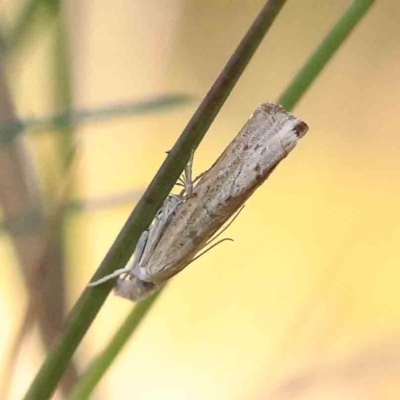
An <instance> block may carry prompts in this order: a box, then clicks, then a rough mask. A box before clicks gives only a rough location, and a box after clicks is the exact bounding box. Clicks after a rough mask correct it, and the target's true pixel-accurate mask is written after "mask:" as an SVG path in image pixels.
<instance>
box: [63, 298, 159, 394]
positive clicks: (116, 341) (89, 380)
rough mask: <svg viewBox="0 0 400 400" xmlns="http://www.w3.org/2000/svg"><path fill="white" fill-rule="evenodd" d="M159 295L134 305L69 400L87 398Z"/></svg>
mask: <svg viewBox="0 0 400 400" xmlns="http://www.w3.org/2000/svg"><path fill="white" fill-rule="evenodd" d="M160 293H161V290H160V291H158V292H157V293H155V294H153V295H152V296H150V297H148V298H146V299H145V300H143V301H140V302H139V303H137V304H136V305H135V307H134V309H133V311H132V312H131V313H130V314H129V315H128V317H127V318H126V320H125V322H124V323H123V324H122V326H121V327H120V328H119V329H118V331H117V333H116V334H115V335H114V337H113V338H112V340H111V341H110V343H109V344H108V345H107V347H106V348H105V349H104V351H103V352H102V353H101V355H100V356H99V357H98V358H97V359H96V360H94V362H93V363H92V365H91V366H90V367H89V369H88V370H87V372H86V373H85V375H84V376H83V377H82V379H81V380H80V381H79V382H78V383H77V385H76V386H75V387H74V388H73V390H72V393H71V395H70V397H69V400H78V399H87V398H89V396H90V394H91V393H92V391H93V389H94V388H95V387H96V385H97V383H98V382H99V381H100V379H101V377H102V376H103V375H104V373H105V372H106V371H107V370H108V368H109V367H110V366H111V364H112V363H113V361H114V360H115V357H116V356H117V355H118V354H119V353H120V351H121V350H122V348H123V347H124V346H125V344H126V343H127V342H128V340H129V338H130V337H131V335H132V332H133V331H135V330H136V328H137V327H138V325H139V324H140V322H141V321H142V320H143V318H144V317H145V316H146V315H147V312H148V311H149V310H150V308H151V307H152V305H153V303H154V302H155V300H156V299H157V297H158V296H159V294H160Z"/></svg>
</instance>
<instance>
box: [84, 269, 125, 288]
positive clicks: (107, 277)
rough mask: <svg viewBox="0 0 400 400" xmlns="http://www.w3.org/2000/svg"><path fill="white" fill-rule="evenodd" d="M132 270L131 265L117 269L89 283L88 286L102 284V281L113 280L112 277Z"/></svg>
mask: <svg viewBox="0 0 400 400" xmlns="http://www.w3.org/2000/svg"><path fill="white" fill-rule="evenodd" d="M130 271H131V268H130V267H125V268H120V269H117V270H115V271H114V272H113V273H112V274H109V275H106V276H105V277H104V278H100V279H98V280H97V281H94V282H90V283H89V284H88V286H89V287H94V286H98V285H101V284H102V283H105V282H108V281H111V280H112V279H114V278H117V277H118V276H120V275H122V274H125V273H129V272H130Z"/></svg>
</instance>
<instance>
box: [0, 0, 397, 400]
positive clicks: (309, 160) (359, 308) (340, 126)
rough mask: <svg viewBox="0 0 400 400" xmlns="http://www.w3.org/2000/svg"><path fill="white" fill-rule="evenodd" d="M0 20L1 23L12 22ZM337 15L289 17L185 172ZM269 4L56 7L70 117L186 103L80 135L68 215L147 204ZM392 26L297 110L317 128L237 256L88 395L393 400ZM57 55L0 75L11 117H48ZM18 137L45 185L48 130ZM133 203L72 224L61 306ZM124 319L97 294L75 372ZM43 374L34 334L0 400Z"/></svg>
mask: <svg viewBox="0 0 400 400" xmlns="http://www.w3.org/2000/svg"><path fill="white" fill-rule="evenodd" d="M2 3H3V4H1V7H2V12H3V14H4V15H5V16H6V17H7V18H9V19H10V20H11V19H12V17H13V15H14V13H15V10H16V9H17V8H18V7H17V6H16V5H15V4H12V3H11V2H10V1H8V2H7V1H3V2H2ZM350 3H351V2H350V1H348V0H337V1H334V2H332V1H328V0H321V1H311V0H302V1H299V0H297V1H289V2H288V3H287V5H286V6H285V7H284V9H283V10H282V12H281V14H280V15H279V17H278V19H277V21H276V23H275V24H274V26H273V28H272V29H271V31H270V33H269V34H268V35H267V37H266V38H265V40H264V41H263V43H262V45H261V46H260V48H259V50H258V51H257V53H256V56H255V57H254V59H253V60H252V62H251V64H250V65H249V67H248V68H247V70H246V71H245V73H244V74H243V77H242V79H241V80H240V81H239V83H238V84H237V86H236V88H235V89H234V91H233V92H232V94H231V96H230V98H229V99H228V101H227V103H226V105H225V106H224V108H223V109H222V111H221V113H220V114H219V116H218V118H217V120H216V121H215V123H214V124H213V125H212V127H211V129H210V131H209V133H208V134H207V136H206V138H205V140H204V141H203V142H202V144H201V145H200V147H199V149H198V151H197V152H196V155H195V165H194V169H195V174H196V175H197V174H199V173H201V172H202V171H204V170H205V169H207V168H208V167H209V166H210V165H211V164H212V163H213V161H214V160H215V159H216V158H217V157H218V155H219V154H220V153H221V152H222V150H223V149H224V148H225V146H226V145H227V144H228V143H229V141H230V140H231V139H232V138H233V137H234V136H235V135H236V133H237V132H238V131H239V129H240V128H241V127H242V125H243V124H244V123H245V121H246V120H247V118H248V117H249V115H250V114H251V112H252V111H253V110H254V109H255V108H256V106H257V105H258V104H259V103H261V102H265V101H273V100H275V99H277V98H278V96H279V94H280V93H281V92H282V91H283V89H284V88H285V87H286V85H287V84H288V82H290V80H291V78H292V77H293V76H294V74H295V73H296V71H297V70H298V69H299V68H300V67H301V66H302V65H303V63H304V62H305V60H306V59H307V58H308V56H309V55H310V53H311V52H312V51H313V50H314V49H315V48H316V46H317V45H318V44H319V43H320V42H321V40H322V39H323V37H324V35H325V34H326V33H327V32H328V31H329V29H330V28H331V27H332V25H333V24H334V22H335V21H336V20H337V19H338V18H339V17H340V15H341V14H342V13H343V12H344V11H345V10H346V8H347V7H348V6H349V4H350ZM262 5H263V1H259V0H257V1H256V0H253V1H247V2H243V1H222V0H219V1H205V0H203V1H194V0H193V1H184V0H174V1H156V2H139V1H136V2H132V1H128V0H114V1H113V2H112V3H110V2H108V1H104V0H97V1H91V2H80V1H77V0H70V1H65V2H64V8H63V11H64V12H65V17H66V21H67V27H68V30H69V34H70V35H69V38H70V45H71V59H72V73H73V87H74V107H76V108H77V109H80V108H90V107H98V106H102V105H105V104H117V103H123V102H128V101H132V100H135V99H143V98H149V97H151V96H154V95H157V94H162V93H168V92H182V93H187V94H190V95H193V96H194V97H195V98H194V101H193V102H191V103H190V104H188V105H185V106H181V107H177V108H175V109H170V110H166V111H164V112H162V113H155V114H143V115H140V116H126V117H121V118H114V119H112V120H109V121H103V122H99V123H93V124H85V125H82V126H80V127H78V130H77V143H78V156H77V158H76V160H75V166H74V168H75V171H74V173H75V175H76V177H77V178H76V179H77V182H78V184H77V185H75V188H74V192H73V193H72V194H71V199H80V200H86V199H97V198H101V197H103V196H108V195H110V194H118V193H124V192H127V191H130V190H132V189H134V190H137V191H138V193H141V191H142V190H143V189H144V188H145V187H146V185H147V184H148V183H149V182H150V180H151V178H152V177H153V175H154V174H155V172H156V171H157V168H158V167H159V166H160V164H161V162H162V161H163V160H164V157H165V151H166V150H168V149H170V148H171V147H172V145H173V144H174V142H175V141H176V139H177V138H178V136H179V134H180V132H181V131H182V129H183V128H184V126H185V124H186V122H187V121H188V119H189V118H190V117H191V115H192V113H193V112H194V110H195V109H196V106H197V104H198V102H199V101H200V100H201V98H202V97H203V96H204V95H205V94H206V92H207V90H208V89H209V88H210V86H211V84H212V83H213V81H214V79H215V78H216V76H217V74H218V73H219V72H220V70H221V69H222V67H223V66H224V64H225V62H226V61H227V59H228V58H229V56H230V54H231V53H232V52H233V50H234V49H235V47H236V46H237V44H238V42H239V40H240V39H241V37H242V36H243V34H244V33H245V31H246V30H247V28H248V27H249V25H250V24H251V22H252V21H253V19H254V17H255V16H256V14H257V12H258V11H259V10H260V8H261V7H262ZM399 17H400V3H399V2H394V1H390V0H386V1H385V0H382V1H379V2H377V3H376V4H375V5H374V7H372V8H371V11H370V12H369V13H368V14H367V16H366V17H365V18H364V19H363V20H362V21H361V23H360V24H359V25H358V26H357V28H356V29H355V31H354V32H353V34H352V35H351V37H350V38H349V40H348V41H347V42H346V43H345V44H344V45H343V47H342V48H340V50H339V51H338V53H337V54H336V55H335V57H334V58H333V60H332V61H331V62H330V63H329V65H328V66H327V67H326V68H325V69H324V71H323V73H322V74H321V75H320V77H319V78H318V79H317V80H316V82H315V83H314V84H313V86H312V88H311V89H310V90H309V92H308V93H307V94H306V95H305V97H304V98H303V99H302V100H301V102H300V103H299V105H298V106H297V107H296V109H295V110H294V111H293V112H294V114H295V115H296V116H298V117H300V118H302V119H303V120H304V121H306V122H307V124H308V125H309V127H310V131H309V133H308V134H307V135H306V137H304V139H302V140H301V141H300V142H299V144H298V146H297V148H296V149H295V151H294V152H293V153H292V154H291V155H290V157H288V158H287V159H286V160H285V161H284V162H283V163H282V164H281V165H280V166H279V167H278V168H277V170H276V171H275V172H274V173H273V174H272V176H271V177H270V179H269V180H268V181H267V182H266V183H265V185H264V186H262V187H261V188H260V189H259V190H258V191H257V192H256V194H255V195H254V196H253V197H252V199H251V200H250V201H248V203H247V206H246V208H245V210H244V211H243V213H242V214H241V215H240V217H239V218H238V219H237V220H236V221H235V223H234V224H233V225H232V226H231V227H230V228H229V230H228V232H227V235H228V236H229V237H232V238H234V240H235V242H234V243H233V244H224V245H222V246H218V247H217V248H216V249H214V250H213V251H211V252H209V253H208V254H207V255H205V256H204V257H202V258H201V259H200V260H199V261H196V263H194V264H193V265H191V266H190V267H189V268H187V269H186V270H185V271H183V272H182V273H181V274H179V275H178V276H177V277H175V278H174V279H173V280H172V282H171V283H170V284H169V286H168V288H167V289H166V290H165V291H164V293H163V294H162V295H161V297H160V298H159V299H158V301H157V303H156V304H155V306H154V307H153V309H152V310H151V312H150V314H149V315H148V317H147V318H146V320H145V321H144V323H143V324H142V325H141V326H140V329H139V330H138V332H137V334H135V335H134V337H132V339H131V340H130V342H129V344H128V345H127V346H126V348H125V349H124V350H123V352H122V353H121V354H120V356H119V357H118V359H117V360H116V362H115V363H114V364H113V366H112V367H111V368H110V370H109V371H108V372H107V374H106V375H105V377H104V378H103V379H102V381H101V384H100V385H99V387H98V388H97V389H96V391H95V393H94V395H93V397H92V398H95V399H109V398H112V399H126V398H134V399H141V400H142V399H143V400H155V399H177V400H181V399H182V400H183V399H191V400H196V399H205V398H207V399H219V400H220V399H243V398H249V399H264V398H269V399H337V398H346V399H347V398H348V399H397V398H400V385H399V384H397V383H396V377H398V376H399V373H400V361H397V360H398V357H399V356H400V351H399V345H400V339H399V338H398V333H399V331H400V307H399V302H400V294H399V293H400V291H399V289H398V287H399V278H400V274H399V261H400V252H399V248H400V244H399V243H400V224H399V222H400V217H399V212H398V208H399V204H400V191H399V182H400V178H399V177H400V163H399V156H400V135H399V133H398V125H399V123H400V113H399V104H400V79H399V78H398V76H399V73H398V71H399V68H398V64H399V62H400V47H399V46H398V37H399V27H398V21H399ZM53 45H54V43H53V42H52V27H51V26H50V27H48V29H47V30H43V31H42V32H41V34H40V35H38V36H37V37H35V38H34V40H32V42H31V43H30V45H29V46H27V47H26V48H24V51H22V52H21V53H19V54H18V55H17V57H16V58H15V59H13V60H12V63H10V65H9V68H8V71H7V72H8V78H9V82H10V86H11V89H12V93H13V96H14V101H15V104H16V105H17V109H18V112H19V115H20V116H21V117H24V116H40V115H44V114H49V113H51V112H53V111H54V110H52V109H51V101H50V96H51V90H49V85H50V83H48V82H51V78H52V77H51V71H50V70H49V66H48V54H49V52H50V50H51V47H52V46H53ZM25 140H26V142H27V146H28V147H29V149H30V150H31V151H32V152H33V154H34V157H35V164H36V166H37V168H38V170H39V171H40V173H41V174H43V175H46V174H55V175H57V168H56V164H57V160H54V165H55V166H54V167H53V168H54V169H55V170H54V172H53V171H51V168H52V167H51V166H49V164H48V160H49V154H50V158H51V153H52V151H53V147H54V135H53V133H52V132H46V133H43V134H40V135H39V134H37V135H27V136H26V138H25ZM43 160H47V164H46V165H45V164H44V163H43ZM49 169H50V171H49ZM60 179H62V178H60ZM138 196H139V195H138ZM134 204H135V202H134V201H132V202H131V203H130V204H126V205H119V206H115V207H109V208H107V209H102V210H92V211H86V212H80V213H73V214H71V215H70V217H69V220H68V237H67V243H66V255H67V261H68V271H67V278H68V280H67V285H68V302H69V306H70V307H72V306H73V304H74V302H75V301H76V300H77V298H78V297H79V295H80V293H81V291H82V290H83V289H84V288H85V286H86V284H87V282H88V280H89V279H90V277H91V276H92V274H93V273H94V271H95V270H96V268H97V267H98V265H99V263H100V262H101V260H102V259H103V257H104V255H105V253H106V252H107V250H108V248H109V247H110V245H111V244H112V242H113V240H114V238H115V237H116V235H117V233H118V232H119V230H120V228H121V227H122V225H123V223H124V222H125V220H126V218H127V216H128V215H129V213H130V211H131V209H132V207H133V206H134ZM0 240H1V241H0V260H1V264H2V265H3V268H2V271H3V272H2V274H3V275H2V279H1V282H0V285H1V286H0V321H1V322H0V324H1V326H2V329H1V330H0V346H1V347H0V351H1V352H0V356H1V357H2V359H3V358H4V359H5V358H6V357H7V354H8V351H9V348H8V346H9V343H10V342H11V340H12V338H13V337H14V335H15V333H16V331H17V329H18V327H19V326H20V324H21V318H23V315H24V310H25V309H26V307H27V296H26V292H25V290H26V289H25V287H24V285H23V281H22V279H21V276H20V274H19V272H18V267H17V264H16V260H15V258H14V253H13V248H12V245H11V242H10V240H9V238H8V237H7V235H4V234H3V235H2V236H0ZM132 307H133V305H132V304H131V303H129V302H127V301H125V300H122V299H119V298H116V297H115V296H113V295H111V296H110V297H109V299H108V300H107V302H106V304H105V306H104V307H103V308H102V310H101V312H100V314H99V315H98V317H97V319H96V320H95V322H94V324H93V326H92V327H91V329H90V330H89V332H88V334H87V335H86V337H85V339H84V341H83V343H82V346H81V347H80V349H79V350H78V353H77V360H78V362H79V365H80V368H81V369H82V371H83V370H84V369H85V367H86V366H88V365H89V363H90V360H92V359H93V358H94V357H95V356H96V354H98V353H99V352H100V351H101V349H102V348H103V347H104V346H105V345H106V344H107V343H108V341H109V340H110V338H111V337H112V335H113V334H114V333H115V331H116V330H117V329H118V327H119V325H120V324H121V323H122V321H123V320H124V318H125V317H126V315H127V314H128V313H129V312H130V311H131V309H132ZM381 352H382V354H383V355H382V356H381ZM43 358H44V352H43V347H42V344H41V342H40V340H39V336H38V333H37V331H36V332H35V333H34V334H33V335H30V336H29V339H27V340H26V341H25V343H24V344H23V346H22V349H21V351H20V354H19V358H18V366H17V370H16V373H15V375H14V379H13V384H12V393H11V396H10V398H11V399H19V398H21V396H22V395H23V393H25V391H26V389H27V387H28V385H29V383H30V381H31V380H32V378H33V376H34V374H35V373H36V371H37V369H38V368H39V366H40V364H41V362H42V360H43ZM2 365H3V366H4V365H5V364H4V363H2ZM2 365H0V368H2ZM3 369H4V368H3ZM2 372H3V374H4V371H2Z"/></svg>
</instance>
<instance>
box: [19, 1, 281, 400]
mask: <svg viewBox="0 0 400 400" xmlns="http://www.w3.org/2000/svg"><path fill="white" fill-rule="evenodd" d="M284 4H285V0H269V1H268V2H267V3H266V5H265V6H264V7H263V9H262V10H261V12H260V14H259V15H258V16H257V18H256V20H255V21H254V23H253V25H252V26H251V27H250V29H249V31H248V32H247V34H246V35H245V37H244V38H243V40H242V41H241V43H240V44H239V47H238V48H237V49H236V51H235V52H234V54H233V55H232V57H231V59H230V60H229V62H228V64H227V65H226V67H225V68H224V69H223V71H222V72H221V74H220V75H219V77H218V78H217V80H216V82H215V83H214V85H213V86H212V88H211V90H210V91H209V92H208V94H207V96H206V97H205V99H204V100H203V101H202V103H201V104H200V106H199V108H198V109H197V110H196V112H195V114H194V115H193V117H192V118H191V120H190V121H189V123H188V125H187V126H186V128H185V129H184V131H183V132H182V134H181V136H180V138H179V139H178V141H177V142H176V144H175V145H174V147H173V148H172V150H171V151H170V152H169V154H168V157H167V158H166V160H165V161H164V163H163V164H162V165H161V168H160V169H159V171H158V172H157V174H156V176H155V177H154V179H153V180H152V182H151V183H150V185H149V187H148V188H147V190H146V192H145V193H144V195H143V196H142V198H141V200H140V201H139V203H138V204H137V206H136V207H135V209H134V210H133V212H132V213H131V215H130V216H129V218H128V220H127V221H126V223H125V225H124V227H123V228H122V230H121V232H120V233H119V235H118V236H117V238H116V240H115V242H114V243H113V245H112V246H111V248H110V250H109V251H108V253H107V255H106V256H105V258H104V260H103V262H102V263H101V265H100V267H99V269H98V270H97V271H96V273H95V275H94V277H93V280H97V279H99V278H101V277H102V276H104V275H107V274H109V273H111V272H112V271H114V270H115V269H117V268H120V267H121V266H122V265H126V263H127V262H128V260H129V258H130V257H131V255H132V253H133V252H134V250H135V246H136V243H137V240H138V238H139V236H140V233H141V232H142V231H143V230H144V229H146V228H147V227H148V226H149V224H150V223H151V221H152V219H153V218H154V216H155V214H156V212H157V210H158V209H159V208H160V207H161V205H162V203H163V201H164V199H165V198H166V197H167V195H168V193H169V192H170V191H171V189H172V187H173V185H174V184H175V182H176V181H177V179H178V178H179V175H180V174H181V173H182V171H183V169H184V168H185V166H186V164H187V162H188V160H189V157H190V154H191V152H192V150H194V149H195V148H196V147H197V146H198V145H199V143H200V141H201V140H202V138H203V137H204V135H205V133H206V131H207V130H208V128H209V126H210V125H211V123H212V122H213V120H214V119H215V117H216V115H217V113H218V112H219V110H220V109H221V107H222V105H223V104H224V102H225V100H226V99H227V97H228V96H229V94H230V92H231V91H232V89H233V87H234V86H235V84H236V82H237V81H238V79H239V77H240V76H241V74H242V72H243V71H244V69H245V68H246V66H247V64H248V63H249V61H250V60H251V58H252V56H253V54H254V53H255V51H256V49H257V47H258V45H259V44H260V42H261V40H262V39H263V37H264V36H265V34H266V32H267V31H268V30H269V28H270V27H271V25H272V23H273V21H274V20H275V17H276V16H277V14H278V13H279V11H280V10H281V8H282V7H283V5H284ZM112 286H113V282H109V283H105V284H104V285H101V286H99V287H96V288H86V289H85V291H84V292H83V294H82V295H81V297H80V298H79V300H78V302H77V303H76V305H75V306H74V308H73V310H72V311H71V314H70V316H69V319H68V325H67V328H66V331H65V333H64V335H62V337H61V338H60V340H59V341H58V343H57V344H56V346H55V347H54V350H53V352H51V353H50V354H49V355H48V356H47V358H46V360H45V362H44V364H43V365H42V367H41V369H40V370H39V372H38V374H37V375H36V377H35V379H34V380H33V382H32V384H31V386H30V388H29V389H28V392H27V394H26V395H25V400H33V399H35V400H44V399H48V398H49V397H50V396H51V394H52V393H53V391H54V390H55V388H56V386H57V383H58V382H59V380H60V378H61V376H62V375H63V373H64V371H65V369H66V367H67V365H68V364H69V362H70V361H71V358H72V355H73V353H74V352H75V350H76V348H77V347H78V345H79V344H80V342H81V340H82V338H83V336H84V335H85V333H86V331H87V330H88V329H89V327H90V325H91V324H92V322H93V320H94V318H95V317H96V315H97V313H98V312H99V310H100V308H101V306H102V305H103V303H104V302H105V300H106V298H107V296H108V294H109V292H110V290H111V288H112Z"/></svg>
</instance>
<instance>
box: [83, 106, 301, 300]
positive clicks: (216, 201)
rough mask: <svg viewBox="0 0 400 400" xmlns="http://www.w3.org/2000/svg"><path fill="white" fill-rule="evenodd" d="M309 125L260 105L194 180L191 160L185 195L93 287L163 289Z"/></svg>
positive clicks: (135, 295) (125, 291)
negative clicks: (123, 262)
mask: <svg viewBox="0 0 400 400" xmlns="http://www.w3.org/2000/svg"><path fill="white" fill-rule="evenodd" d="M307 131H308V126H307V124H305V123H304V122H303V121H301V120H300V119H298V118H296V117H295V116H293V115H291V114H289V113H288V112H286V111H285V110H283V108H282V107H281V106H279V105H277V104H274V103H265V104H261V105H260V106H259V107H258V108H257V110H256V111H255V112H254V113H253V115H252V116H251V117H250V119H249V120H248V121H247V123H246V124H245V126H244V127H243V128H242V130H241V131H240V132H239V134H238V135H237V136H236V138H235V139H234V140H233V141H232V142H231V143H230V144H229V145H228V147H227V148H226V149H225V151H224V152H223V153H222V154H221V156H220V157H219V158H218V160H217V161H216V162H215V163H214V165H213V166H212V167H211V168H210V169H209V170H208V171H206V172H204V173H203V174H202V175H200V176H199V177H198V178H196V179H195V180H194V181H192V178H191V173H192V170H191V167H192V158H191V161H190V162H189V164H188V166H187V167H186V170H185V175H184V179H182V182H181V185H182V186H184V190H183V191H182V193H181V194H180V195H170V196H168V197H167V199H166V200H165V202H164V204H163V206H162V207H161V209H160V210H159V211H158V213H157V215H156V217H155V219H154V220H153V222H152V224H151V225H150V227H149V229H148V230H146V231H144V232H143V233H142V235H141V236H140V239H139V241H138V244H137V246H136V249H135V254H134V259H133V261H132V263H131V264H129V265H128V266H127V267H125V268H122V269H119V270H116V271H114V272H113V273H112V274H110V275H108V276H106V277H104V278H102V279H99V280H98V281H95V282H92V283H90V284H89V286H96V285H99V284H101V283H103V282H106V281H108V280H110V279H114V278H116V277H118V279H117V282H116V286H115V293H116V294H117V295H118V296H121V297H124V298H127V299H130V300H133V301H136V300H140V299H143V298H144V297H146V296H147V295H149V294H150V293H152V292H153V291H155V290H157V289H159V288H160V287H161V286H163V285H164V284H165V283H166V282H167V281H168V280H169V279H170V278H171V277H173V276H174V275H176V274H177V273H178V272H180V271H181V270H182V269H184V268H185V267H186V266H187V265H188V264H190V263H191V262H192V261H193V260H194V259H195V257H196V254H197V253H199V251H201V250H202V249H204V248H205V247H206V246H207V245H208V244H209V243H210V241H211V240H213V239H212V237H213V236H214V235H215V233H216V232H217V231H218V230H219V229H220V228H221V227H222V226H223V225H224V223H225V222H226V221H227V220H228V219H229V218H230V217H231V216H232V215H234V214H235V212H236V211H238V210H239V209H240V207H242V206H243V204H244V203H245V201H246V200H247V199H248V198H249V197H250V196H251V195H252V194H253V193H254V191H255V190H256V189H257V188H258V187H259V186H260V185H261V184H262V183H263V182H264V181H265V180H266V179H267V178H268V176H269V175H270V173H271V172H272V171H273V170H274V169H275V167H276V166H277V165H278V164H279V162H280V161H282V160H283V159H284V158H285V157H286V156H287V155H288V154H289V153H290V151H291V150H293V148H294V147H295V146H296V144H297V141H298V139H299V138H301V137H303V136H304V135H305V134H306V132H307Z"/></svg>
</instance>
